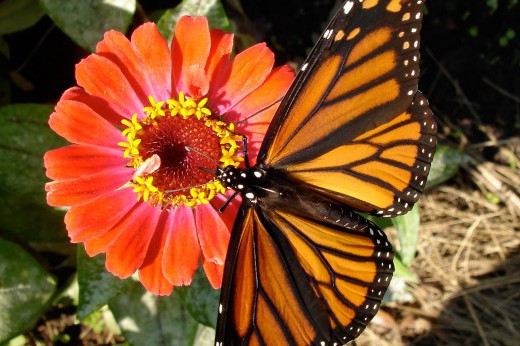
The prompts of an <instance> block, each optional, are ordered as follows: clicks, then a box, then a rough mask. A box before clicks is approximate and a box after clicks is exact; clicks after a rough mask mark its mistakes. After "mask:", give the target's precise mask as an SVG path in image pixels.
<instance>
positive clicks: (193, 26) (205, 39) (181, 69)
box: [172, 16, 211, 93]
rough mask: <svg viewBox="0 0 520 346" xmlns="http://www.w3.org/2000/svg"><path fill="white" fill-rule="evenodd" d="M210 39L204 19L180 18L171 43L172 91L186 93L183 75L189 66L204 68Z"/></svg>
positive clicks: (206, 22)
mask: <svg viewBox="0 0 520 346" xmlns="http://www.w3.org/2000/svg"><path fill="white" fill-rule="evenodd" d="M210 45H211V39H210V35H209V28H208V21H207V19H206V18H205V17H187V16H185V17H182V18H181V19H179V21H178V23H177V26H176V27H175V35H174V37H173V41H172V89H173V90H175V92H176V93H178V92H179V91H185V92H186V91H187V85H185V73H186V70H187V69H188V67H189V66H192V65H200V66H206V60H207V59H208V55H209V50H210Z"/></svg>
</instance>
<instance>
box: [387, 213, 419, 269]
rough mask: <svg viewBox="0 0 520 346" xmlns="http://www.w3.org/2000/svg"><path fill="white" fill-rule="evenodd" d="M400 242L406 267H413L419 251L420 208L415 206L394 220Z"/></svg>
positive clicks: (401, 254) (401, 253) (400, 252)
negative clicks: (416, 253)
mask: <svg viewBox="0 0 520 346" xmlns="http://www.w3.org/2000/svg"><path fill="white" fill-rule="evenodd" d="M392 223H393V224H394V226H395V229H396V231H397V239H398V240H399V247H400V251H399V254H400V256H401V259H402V261H403V263H404V264H405V265H408V266H409V265H411V264H412V263H413V260H414V258H415V252H416V251H417V239H418V238H419V223H420V215H419V206H418V205H417V204H415V205H414V207H413V208H412V210H410V211H409V212H408V213H406V214H405V215H402V216H397V217H394V218H393V219H392Z"/></svg>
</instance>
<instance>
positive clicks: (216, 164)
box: [184, 145, 223, 173]
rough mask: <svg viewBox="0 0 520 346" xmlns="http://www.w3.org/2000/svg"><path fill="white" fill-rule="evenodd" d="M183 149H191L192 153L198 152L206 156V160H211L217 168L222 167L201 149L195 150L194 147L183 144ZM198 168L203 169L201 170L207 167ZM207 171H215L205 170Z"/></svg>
mask: <svg viewBox="0 0 520 346" xmlns="http://www.w3.org/2000/svg"><path fill="white" fill-rule="evenodd" d="M184 149H186V151H193V152H194V153H197V154H199V155H200V156H203V157H205V158H207V159H208V160H210V161H211V162H213V163H214V164H215V166H217V168H220V169H223V168H222V166H221V165H220V163H218V162H217V161H216V160H215V159H214V158H212V157H211V156H209V155H207V154H205V153H203V152H202V151H200V150H197V149H195V148H192V147H190V146H188V145H186V146H184ZM199 169H201V170H203V171H206V170H207V168H204V167H199ZM207 172H209V173H215V172H214V171H211V170H207Z"/></svg>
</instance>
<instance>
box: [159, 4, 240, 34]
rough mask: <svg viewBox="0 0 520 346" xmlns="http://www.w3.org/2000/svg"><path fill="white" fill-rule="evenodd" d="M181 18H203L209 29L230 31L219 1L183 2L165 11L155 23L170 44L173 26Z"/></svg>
mask: <svg viewBox="0 0 520 346" xmlns="http://www.w3.org/2000/svg"><path fill="white" fill-rule="evenodd" d="M182 16H204V17H207V18H208V22H209V26H210V27H211V28H219V29H222V30H225V31H229V30H230V27H231V26H230V23H229V19H228V18H227V16H226V12H225V11H224V7H223V6H222V3H221V2H220V0H184V1H183V2H181V3H180V4H179V5H178V6H177V7H175V8H174V9H172V10H167V11H166V12H165V13H164V15H163V16H162V17H161V19H160V20H159V22H158V23H157V28H158V29H159V31H160V33H161V34H162V35H163V37H164V38H165V39H166V41H168V42H171V40H172V38H173V32H174V29H175V25H176V24H177V22H178V21H179V19H180V18H181V17H182Z"/></svg>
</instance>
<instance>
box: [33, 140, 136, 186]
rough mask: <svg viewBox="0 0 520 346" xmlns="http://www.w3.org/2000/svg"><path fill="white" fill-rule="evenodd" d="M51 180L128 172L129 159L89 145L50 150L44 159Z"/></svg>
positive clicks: (119, 153)
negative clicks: (115, 171) (121, 171)
mask: <svg viewBox="0 0 520 346" xmlns="http://www.w3.org/2000/svg"><path fill="white" fill-rule="evenodd" d="M43 161H44V163H45V168H46V169H47V171H46V174H47V176H48V177H49V178H51V179H56V180H66V179H74V178H77V177H85V176H89V175H95V174H98V173H102V172H110V171H114V170H118V169H121V170H127V169H128V168H126V167H125V165H126V163H127V162H128V159H125V158H123V155H122V153H121V151H120V150H113V149H106V148H100V147H94V146H88V145H69V146H66V147H62V148H58V149H54V150H50V151H48V152H47V153H45V156H44V157H43Z"/></svg>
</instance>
